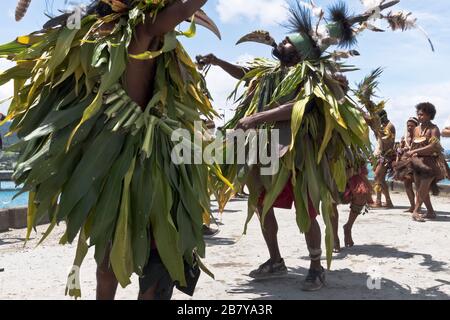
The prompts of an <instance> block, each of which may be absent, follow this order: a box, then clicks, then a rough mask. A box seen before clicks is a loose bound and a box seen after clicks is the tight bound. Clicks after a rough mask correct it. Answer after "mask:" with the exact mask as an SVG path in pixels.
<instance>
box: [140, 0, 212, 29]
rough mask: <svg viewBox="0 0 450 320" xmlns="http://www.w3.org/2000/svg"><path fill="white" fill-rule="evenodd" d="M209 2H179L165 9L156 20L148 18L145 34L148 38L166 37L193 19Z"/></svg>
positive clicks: (187, 0) (185, 0) (194, 0)
mask: <svg viewBox="0 0 450 320" xmlns="http://www.w3.org/2000/svg"><path fill="white" fill-rule="evenodd" d="M207 1H208V0H177V1H176V2H175V3H174V4H172V5H170V6H168V7H167V8H165V9H163V10H162V11H161V12H160V13H158V15H157V16H156V19H155V20H154V21H153V19H152V18H151V17H149V16H147V20H146V22H145V32H146V34H147V36H148V37H154V36H160V35H164V34H166V33H167V32H170V31H172V30H173V29H174V28H175V27H176V26H177V25H179V24H180V23H181V22H183V21H185V20H186V19H188V18H190V17H192V15H193V14H194V13H196V12H197V11H198V10H199V9H200V8H201V7H203V5H204V4H205V3H206V2H207Z"/></svg>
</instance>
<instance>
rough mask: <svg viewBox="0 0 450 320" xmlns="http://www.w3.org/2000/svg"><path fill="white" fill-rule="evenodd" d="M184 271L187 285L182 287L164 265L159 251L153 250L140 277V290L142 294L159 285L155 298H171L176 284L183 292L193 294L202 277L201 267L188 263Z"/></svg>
mask: <svg viewBox="0 0 450 320" xmlns="http://www.w3.org/2000/svg"><path fill="white" fill-rule="evenodd" d="M184 272H185V277H186V282H187V287H181V286H179V285H178V284H177V283H175V282H174V281H173V280H172V278H171V276H170V274H169V272H168V271H167V268H166V267H165V266H164V264H163V262H162V260H161V257H160V256H159V253H158V251H156V250H152V251H151V253H150V257H149V259H148V262H147V265H146V266H145V268H144V270H143V274H142V276H141V277H139V290H140V292H141V294H144V293H145V292H147V291H148V290H149V289H150V288H153V287H154V286H155V285H157V288H156V294H155V300H170V299H171V298H172V295H173V289H174V288H175V286H176V287H177V289H178V290H180V291H181V292H183V293H185V294H187V295H189V296H193V295H194V291H195V287H196V286H197V282H198V279H199V278H200V273H201V272H200V268H199V267H198V266H195V267H191V266H190V265H189V264H188V263H186V262H185V264H184Z"/></svg>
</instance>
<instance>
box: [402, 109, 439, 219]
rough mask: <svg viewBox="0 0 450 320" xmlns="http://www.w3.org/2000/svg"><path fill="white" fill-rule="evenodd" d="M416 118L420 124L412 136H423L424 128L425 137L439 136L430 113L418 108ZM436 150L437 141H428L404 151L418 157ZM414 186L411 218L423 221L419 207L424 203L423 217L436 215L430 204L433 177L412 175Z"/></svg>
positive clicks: (431, 217) (437, 147)
mask: <svg viewBox="0 0 450 320" xmlns="http://www.w3.org/2000/svg"><path fill="white" fill-rule="evenodd" d="M417 118H418V119H419V122H420V126H419V127H417V128H416V129H415V131H414V137H415V138H420V137H422V136H423V131H424V130H425V129H427V128H428V129H429V130H426V133H425V136H426V137H427V139H431V138H433V137H434V138H437V139H440V138H441V133H440V131H439V128H438V127H437V126H435V125H434V124H433V123H431V120H432V119H431V115H429V114H427V113H425V112H424V111H421V110H419V111H418V112H417ZM436 151H439V146H438V144H437V143H430V144H428V145H427V146H425V147H423V148H419V149H415V150H411V151H408V152H407V153H406V156H407V157H420V156H430V155H432V154H433V153H435V152H436ZM414 180H415V184H416V188H417V199H416V205H415V207H414V212H413V213H412V218H413V220H415V221H418V222H424V221H425V220H424V217H423V216H422V215H421V207H422V204H425V207H426V208H427V211H428V212H427V214H426V215H425V218H430V219H433V218H435V217H436V213H435V211H434V208H433V205H432V204H431V198H430V188H431V184H432V183H433V181H434V177H431V178H423V177H419V176H418V175H415V176H414Z"/></svg>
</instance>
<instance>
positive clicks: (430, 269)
mask: <svg viewBox="0 0 450 320" xmlns="http://www.w3.org/2000/svg"><path fill="white" fill-rule="evenodd" d="M393 199H394V201H395V204H396V205H398V206H399V207H400V208H398V209H395V210H372V211H370V212H369V214H367V215H365V216H362V217H360V219H359V220H358V221H357V222H356V224H355V227H354V240H355V243H356V246H355V247H354V248H351V249H344V251H343V252H342V253H341V254H337V255H335V257H334V262H333V266H332V271H330V272H328V287H326V288H324V289H323V290H321V291H319V292H315V293H304V292H302V291H300V289H299V285H300V282H301V281H302V280H303V278H304V276H305V273H306V272H307V268H308V266H309V261H308V258H307V250H306V244H305V241H304V238H303V236H302V235H300V234H299V231H298V229H297V226H296V224H295V217H294V214H293V211H292V212H289V211H288V210H278V211H277V212H278V214H277V217H278V220H279V225H280V231H279V243H280V247H281V250H282V254H283V256H284V258H285V260H286V264H287V266H288V268H289V271H290V274H289V276H287V277H286V278H283V279H277V280H271V281H264V282H254V281H251V279H250V278H249V277H248V276H247V274H248V273H249V272H250V271H251V270H252V269H254V268H256V267H257V266H258V265H259V264H261V263H263V262H264V261H266V260H267V258H268V256H267V250H266V247H265V244H264V241H263V238H262V236H261V233H260V230H259V224H258V220H257V219H256V218H255V219H254V220H253V221H252V223H251V225H250V228H249V232H248V235H247V236H242V230H243V228H242V227H243V223H244V221H245V218H246V214H245V208H246V202H245V201H233V202H231V203H230V205H229V206H228V208H227V212H225V214H224V215H223V219H222V222H223V225H222V226H221V232H220V234H219V235H218V236H216V237H215V238H214V239H213V240H209V241H208V249H207V259H206V260H205V262H206V264H207V265H208V266H209V267H210V269H211V270H212V271H213V272H214V273H215V276H216V280H213V279H210V278H209V277H208V276H206V275H204V274H203V275H202V277H201V279H200V282H199V285H198V288H197V291H196V295H195V297H194V298H195V299H231V300H232V299H449V297H450V250H449V240H450V198H449V197H442V198H436V199H434V203H435V207H436V210H437V211H438V215H439V217H438V219H437V220H436V221H432V222H426V223H423V224H420V223H416V222H413V221H412V220H411V218H410V216H409V214H406V213H403V211H404V210H405V209H406V205H407V201H406V198H405V196H404V195H400V194H398V193H397V194H394V197H393ZM340 211H341V222H342V223H344V222H345V220H346V219H347V216H348V207H345V206H344V207H341V208H340ZM44 231H45V226H43V227H39V228H38V234H37V235H35V237H38V236H40V234H42V232H44ZM62 233H63V228H61V227H60V228H58V229H57V230H56V232H54V233H53V235H52V236H51V237H50V238H49V239H48V240H47V241H46V242H45V244H44V245H42V246H40V247H38V248H35V245H36V243H37V239H34V240H33V241H31V242H29V243H28V244H27V246H26V247H23V238H24V236H25V231H24V230H14V231H10V232H7V233H2V234H0V268H5V271H4V272H0V299H52V300H53V299H68V298H67V297H65V296H64V289H65V284H66V275H67V273H68V270H69V269H70V266H71V265H72V261H73V257H74V254H75V248H74V246H66V247H62V246H59V245H58V240H59V237H60V236H61V235H62ZM340 234H341V240H343V235H342V228H340ZM92 251H93V250H92ZM92 256H93V252H90V254H89V256H88V257H87V258H86V260H85V263H84V265H83V267H82V269H81V276H82V277H81V285H82V290H83V299H94V298H95V268H96V266H95V262H94V259H93V257H92ZM371 268H377V270H378V272H379V273H380V275H381V276H382V282H381V289H380V290H378V289H375V290H370V289H368V287H367V280H368V277H369V276H368V272H369V270H370V269H371ZM137 292H138V286H137V278H136V277H135V278H134V279H133V284H132V285H130V286H129V287H127V288H126V289H119V291H118V294H117V298H118V299H131V300H132V299H135V298H136V296H137ZM174 298H175V299H188V298H189V297H187V296H185V295H183V294H182V293H180V292H178V291H177V292H176V293H175V295H174Z"/></svg>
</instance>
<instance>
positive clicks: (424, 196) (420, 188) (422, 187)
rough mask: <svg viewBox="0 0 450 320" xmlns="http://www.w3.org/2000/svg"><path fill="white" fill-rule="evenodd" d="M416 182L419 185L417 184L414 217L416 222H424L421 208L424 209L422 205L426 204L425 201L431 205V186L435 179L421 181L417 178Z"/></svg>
mask: <svg viewBox="0 0 450 320" xmlns="http://www.w3.org/2000/svg"><path fill="white" fill-rule="evenodd" d="M416 181H419V183H418V184H417V200H416V206H415V208H414V212H413V214H412V217H413V219H414V220H415V221H418V222H423V221H424V219H423V218H422V216H421V215H420V213H421V212H420V208H421V207H422V204H423V203H425V201H429V203H428V204H429V205H431V201H430V200H429V197H430V186H431V183H432V182H433V178H428V179H420V178H418V177H416ZM431 208H432V207H431Z"/></svg>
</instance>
